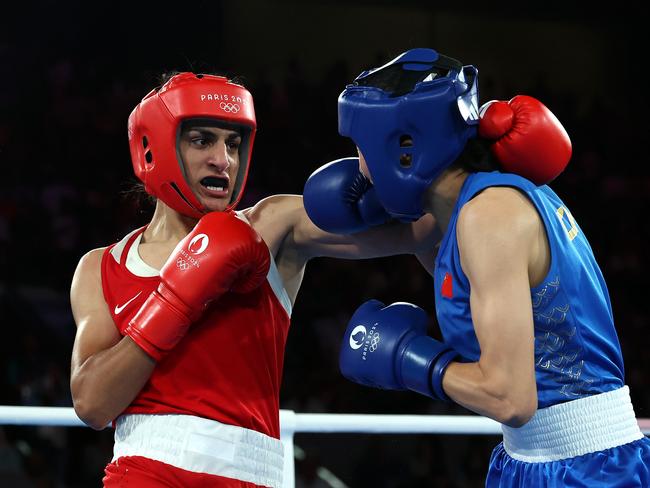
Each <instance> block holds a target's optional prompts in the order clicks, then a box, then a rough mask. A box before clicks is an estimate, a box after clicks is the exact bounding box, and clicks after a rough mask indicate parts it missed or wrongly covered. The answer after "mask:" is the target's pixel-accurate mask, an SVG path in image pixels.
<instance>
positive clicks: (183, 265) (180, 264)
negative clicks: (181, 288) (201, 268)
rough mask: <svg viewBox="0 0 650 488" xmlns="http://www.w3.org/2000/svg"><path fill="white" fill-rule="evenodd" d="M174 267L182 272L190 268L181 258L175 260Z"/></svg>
mask: <svg viewBox="0 0 650 488" xmlns="http://www.w3.org/2000/svg"><path fill="white" fill-rule="evenodd" d="M176 266H177V267H178V268H179V269H182V270H183V271H185V270H187V268H189V267H190V265H189V264H188V262H187V261H185V260H184V259H183V258H178V259H177V260H176Z"/></svg>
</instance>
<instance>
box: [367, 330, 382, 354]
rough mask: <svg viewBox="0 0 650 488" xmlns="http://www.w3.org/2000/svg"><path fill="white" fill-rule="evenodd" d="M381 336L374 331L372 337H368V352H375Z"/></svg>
mask: <svg viewBox="0 0 650 488" xmlns="http://www.w3.org/2000/svg"><path fill="white" fill-rule="evenodd" d="M380 339H381V337H380V336H379V333H378V332H375V333H374V334H373V336H372V339H370V347H368V350H369V351H370V352H375V351H376V350H377V347H379V340H380Z"/></svg>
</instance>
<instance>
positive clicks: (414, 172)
mask: <svg viewBox="0 0 650 488" xmlns="http://www.w3.org/2000/svg"><path fill="white" fill-rule="evenodd" d="M338 110H339V133H340V134H341V135H342V136H347V137H350V138H351V139H352V140H353V141H354V143H355V144H356V145H357V146H358V147H359V149H360V150H361V153H362V154H363V156H364V158H365V160H366V163H367V165H368V170H369V171H370V174H371V176H372V180H373V184H374V186H375V188H376V191H377V196H378V197H379V200H380V202H381V203H382V205H383V206H384V208H385V209H386V210H387V211H388V213H390V214H391V215H392V216H393V217H395V218H398V219H400V220H403V221H412V220H416V219H418V218H420V217H421V216H422V215H423V214H424V211H423V209H422V199H423V196H424V192H425V191H426V190H427V188H428V187H429V185H430V184H431V182H432V181H433V180H435V179H436V178H437V177H438V176H440V174H441V173H442V171H443V170H444V169H445V168H447V167H448V166H449V165H451V164H452V163H453V162H454V161H455V160H456V158H457V157H458V156H459V155H460V153H461V152H462V151H463V149H464V147H465V144H466V143H467V140H468V139H470V138H472V137H475V136H476V133H477V125H478V120H479V115H478V70H477V69H476V68H475V67H474V66H463V65H462V64H461V63H460V62H459V61H457V60H455V59H452V58H449V57H446V56H443V55H441V54H438V53H437V52H436V51H434V50H433V49H424V48H418V49H411V50H410V51H406V52H405V53H402V54H400V55H399V56H398V57H396V58H395V59H393V60H392V61H390V62H389V63H387V64H385V65H384V66H382V67H380V68H376V69H372V70H369V71H364V72H363V73H361V74H360V75H359V76H357V78H356V79H355V80H354V82H353V83H352V84H351V85H348V86H347V87H346V88H345V90H344V91H343V93H341V95H340V96H339V101H338Z"/></svg>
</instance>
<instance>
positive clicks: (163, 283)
mask: <svg viewBox="0 0 650 488" xmlns="http://www.w3.org/2000/svg"><path fill="white" fill-rule="evenodd" d="M269 264H270V253H269V249H268V247H267V246H266V244H265V243H264V241H263V240H262V238H261V237H260V236H259V235H258V234H257V233H256V232H255V231H254V230H253V228H252V227H251V226H250V225H248V224H247V223H245V222H243V221H242V220H240V219H239V218H237V217H236V216H235V215H234V214H233V213H230V212H211V213H208V214H206V215H205V216H203V217H202V218H201V220H199V222H198V223H197V224H196V226H195V227H194V229H193V230H192V232H190V233H189V234H188V235H187V236H185V238H184V239H183V240H182V241H180V242H179V243H178V245H177V246H176V248H175V249H174V250H173V251H172V253H171V255H170V256H169V258H168V259H167V262H166V263H165V265H164V266H163V267H162V269H161V270H160V284H159V285H158V289H156V290H154V291H153V292H152V293H151V295H149V298H147V300H146V301H145V302H144V303H143V304H142V307H141V308H140V310H139V311H138V312H137V313H136V314H135V316H134V317H133V318H132V319H131V321H130V322H129V326H128V327H127V328H126V330H125V334H126V335H128V336H129V337H131V339H133V341H134V342H135V343H136V344H138V346H140V347H141V348H142V349H143V350H144V351H145V352H146V353H147V354H149V356H151V357H152V358H154V359H155V360H157V361H159V360H160V359H161V358H162V357H163V356H164V355H165V353H167V352H168V351H170V350H171V349H172V348H173V347H174V346H175V345H176V344H178V342H179V341H180V340H181V339H182V338H183V336H184V335H185V333H186V332H187V330H188V328H189V326H190V324H191V323H192V322H194V321H195V320H196V319H198V318H199V317H200V316H201V315H202V314H203V312H204V310H205V309H206V308H207V307H208V305H209V303H210V302H211V301H213V300H214V299H216V298H218V297H220V296H221V295H223V294H224V293H226V292H227V291H233V292H237V293H247V292H249V291H252V290H254V289H255V288H257V287H258V286H260V285H261V284H262V283H263V282H264V280H265V279H266V275H267V273H268V270H269Z"/></svg>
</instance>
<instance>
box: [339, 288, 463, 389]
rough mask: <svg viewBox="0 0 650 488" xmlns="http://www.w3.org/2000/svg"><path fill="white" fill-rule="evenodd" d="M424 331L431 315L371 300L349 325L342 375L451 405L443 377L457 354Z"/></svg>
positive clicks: (412, 307)
mask: <svg viewBox="0 0 650 488" xmlns="http://www.w3.org/2000/svg"><path fill="white" fill-rule="evenodd" d="M426 331H427V315H426V313H425V311H424V310H422V309H421V308H420V307H417V306H415V305H412V304H410V303H405V302H398V303H393V304H391V305H388V306H385V305H384V304H383V303H382V302H380V301H378V300H369V301H367V302H366V303H364V304H363V305H361V306H360V307H359V308H358V309H357V310H356V312H355V313H354V315H353V316H352V318H351V319H350V322H349V323H348V327H347V329H346V331H345V336H344V339H343V343H342V344H341V352H340V355H339V367H340V368H341V373H343V376H345V377H346V378H348V379H349V380H352V381H354V382H356V383H360V384H362V385H366V386H372V387H375V388H381V389H386V390H405V389H408V390H412V391H415V392H418V393H421V394H422V395H426V396H429V397H431V398H433V399H435V400H445V401H449V397H447V395H446V394H445V392H444V390H443V389H442V377H443V375H444V373H445V369H446V368H447V366H448V365H449V363H450V362H451V361H452V360H454V359H455V358H456V357H457V356H458V353H457V352H456V351H454V350H453V349H451V348H450V347H448V346H447V345H445V344H444V343H442V342H440V341H437V340H435V339H434V338H432V337H429V336H427V335H426Z"/></svg>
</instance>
